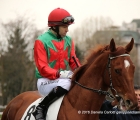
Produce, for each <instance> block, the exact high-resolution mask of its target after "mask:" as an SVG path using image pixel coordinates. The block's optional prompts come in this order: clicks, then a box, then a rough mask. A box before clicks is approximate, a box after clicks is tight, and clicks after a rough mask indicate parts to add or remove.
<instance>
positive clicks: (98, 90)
mask: <svg viewBox="0 0 140 120" xmlns="http://www.w3.org/2000/svg"><path fill="white" fill-rule="evenodd" d="M123 56H130V55H129V54H122V55H118V56H115V57H111V56H110V55H109V57H108V63H107V67H106V68H107V69H108V73H109V79H110V80H109V81H110V86H109V88H110V89H111V90H113V91H115V93H116V94H115V97H114V96H113V95H111V94H110V93H109V92H108V91H103V90H102V89H93V88H89V87H86V86H84V85H82V84H80V83H79V82H78V81H76V80H75V81H74V82H75V83H76V84H77V85H79V86H80V87H82V88H84V89H87V90H91V91H93V92H96V93H98V94H103V95H107V96H108V97H110V98H111V99H115V98H116V99H120V96H119V95H118V93H117V91H116V89H115V88H114V87H113V84H112V76H111V60H112V59H115V58H118V57H123ZM74 61H75V62H76V60H75V59H74Z"/></svg>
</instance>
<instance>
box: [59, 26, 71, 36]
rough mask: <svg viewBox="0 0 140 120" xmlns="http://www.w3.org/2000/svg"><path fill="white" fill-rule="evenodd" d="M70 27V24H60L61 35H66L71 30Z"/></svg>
mask: <svg viewBox="0 0 140 120" xmlns="http://www.w3.org/2000/svg"><path fill="white" fill-rule="evenodd" d="M68 27H69V25H63V26H59V34H60V35H61V37H65V36H66V34H67V32H68V31H69V29H68Z"/></svg>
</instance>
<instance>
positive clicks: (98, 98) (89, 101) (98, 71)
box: [67, 55, 108, 110]
mask: <svg viewBox="0 0 140 120" xmlns="http://www.w3.org/2000/svg"><path fill="white" fill-rule="evenodd" d="M107 56H108V55H106V56H102V57H101V58H100V59H97V60H95V61H94V63H92V65H91V66H90V67H89V68H88V69H87V70H86V71H85V73H84V74H83V75H82V77H81V78H80V79H79V80H78V82H79V83H80V84H82V85H84V86H86V87H89V88H93V89H98V90H99V89H100V88H102V89H103V90H107V89H108V87H107V85H105V83H104V81H103V76H104V72H105V69H106V64H107V61H108V57H107ZM105 59H106V61H105ZM100 63H103V64H100ZM67 97H68V99H69V102H70V103H71V105H72V106H73V107H74V108H76V109H79V110H80V109H81V110H100V107H101V105H102V102H103V100H104V99H105V95H99V94H98V93H95V92H93V91H90V90H87V89H84V88H82V87H80V86H79V85H77V84H75V85H74V87H73V88H72V89H71V90H70V91H69V93H68V95H67Z"/></svg>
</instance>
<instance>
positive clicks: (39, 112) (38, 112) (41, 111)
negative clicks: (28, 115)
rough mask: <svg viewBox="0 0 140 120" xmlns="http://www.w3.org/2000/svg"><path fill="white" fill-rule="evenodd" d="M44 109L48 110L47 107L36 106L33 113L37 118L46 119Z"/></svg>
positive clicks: (37, 119) (39, 119)
mask: <svg viewBox="0 0 140 120" xmlns="http://www.w3.org/2000/svg"><path fill="white" fill-rule="evenodd" d="M44 111H46V109H45V107H44V106H40V105H39V106H37V107H36V110H35V111H34V112H33V113H32V115H33V116H34V118H35V119H36V120H45V119H46V116H45V113H44Z"/></svg>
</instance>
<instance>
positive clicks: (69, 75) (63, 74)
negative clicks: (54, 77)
mask: <svg viewBox="0 0 140 120" xmlns="http://www.w3.org/2000/svg"><path fill="white" fill-rule="evenodd" d="M72 75H73V72H72V71H70V70H64V71H61V72H60V78H70V79H71V78H72Z"/></svg>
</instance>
